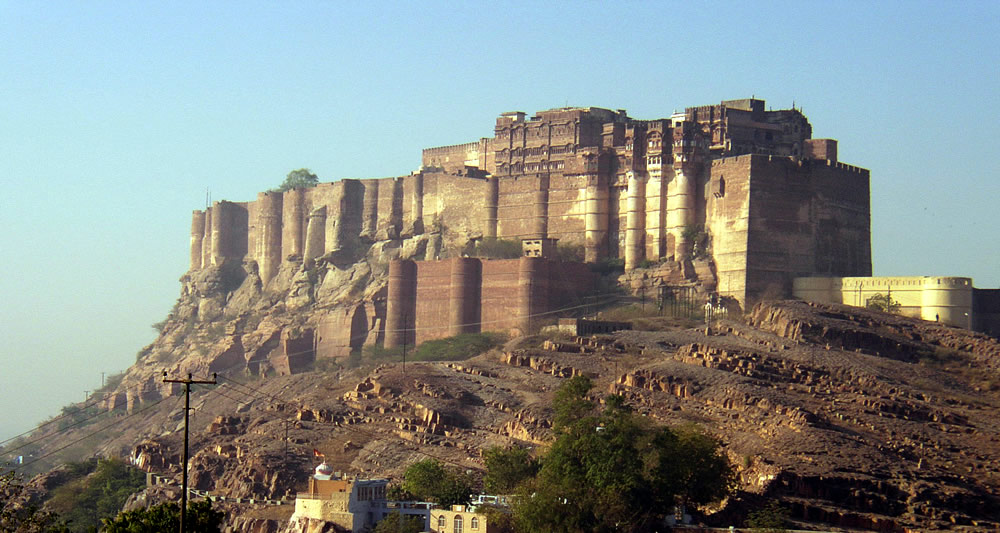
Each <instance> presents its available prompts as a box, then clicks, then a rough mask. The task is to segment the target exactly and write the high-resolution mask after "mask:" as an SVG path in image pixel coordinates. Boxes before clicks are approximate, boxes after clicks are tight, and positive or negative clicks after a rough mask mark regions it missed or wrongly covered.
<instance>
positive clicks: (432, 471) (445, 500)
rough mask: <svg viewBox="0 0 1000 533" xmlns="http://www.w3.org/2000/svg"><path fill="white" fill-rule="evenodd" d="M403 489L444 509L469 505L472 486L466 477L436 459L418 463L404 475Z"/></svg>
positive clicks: (407, 469) (412, 465) (410, 467)
mask: <svg viewBox="0 0 1000 533" xmlns="http://www.w3.org/2000/svg"><path fill="white" fill-rule="evenodd" d="M401 488H402V489H403V490H404V491H405V492H406V493H408V494H409V495H410V496H411V497H413V498H416V499H418V500H425V501H432V502H434V503H437V504H438V505H441V506H443V507H451V506H452V505H467V504H468V503H469V494H470V493H471V492H472V484H471V483H470V482H469V480H468V479H467V478H466V476H465V475H463V474H460V473H457V472H452V471H450V470H448V469H446V468H445V467H444V465H442V464H441V463H440V462H438V461H437V460H435V459H425V460H423V461H417V462H416V463H413V464H411V465H410V466H409V467H407V468H406V472H404V473H403V483H402V485H401Z"/></svg>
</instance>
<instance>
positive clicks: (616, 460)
mask: <svg viewBox="0 0 1000 533" xmlns="http://www.w3.org/2000/svg"><path fill="white" fill-rule="evenodd" d="M591 386H592V383H591V381H590V380H589V379H588V378H585V377H575V378H573V379H571V380H569V381H567V382H566V383H565V384H564V385H563V386H562V387H561V388H560V389H559V391H557V393H556V395H555V399H554V401H553V408H554V410H555V417H554V424H553V428H554V431H555V440H554V442H553V443H552V445H551V447H550V448H549V450H548V452H547V453H546V454H545V456H544V457H542V459H541V469H540V470H539V471H538V474H537V475H536V476H535V477H534V478H533V479H531V480H528V481H526V482H524V483H522V484H521V485H520V487H519V489H518V492H517V498H516V501H515V505H514V514H515V517H516V519H517V521H518V524H519V526H520V528H521V529H522V530H523V531H527V532H532V533H534V532H538V533H541V532H565V533H570V532H579V531H595V532H604V531H609V532H610V531H635V532H644V531H651V530H652V529H653V528H655V527H657V526H658V524H661V523H662V520H663V518H664V516H665V513H667V512H670V511H671V510H672V508H673V505H674V504H675V503H681V502H688V503H692V504H702V503H708V502H711V501H715V500H718V499H721V498H722V497H724V496H725V495H726V494H727V493H728V491H729V490H730V489H731V487H732V485H733V482H734V474H733V471H732V468H731V467H730V465H729V463H728V461H727V460H726V458H725V456H724V455H723V454H722V453H720V451H719V443H718V441H716V440H715V439H712V438H711V437H709V436H707V435H705V434H703V433H701V432H700V431H697V430H696V429H694V428H687V427H685V428H681V429H679V430H676V431H675V430H672V429H670V428H667V427H652V426H651V424H650V422H649V421H648V420H647V419H645V418H644V417H640V416H638V415H636V414H635V413H633V412H632V410H631V409H630V408H629V407H628V405H626V403H625V401H624V398H622V397H620V396H609V397H607V398H606V399H605V402H604V407H603V408H602V409H598V408H597V407H596V406H595V405H594V404H593V402H591V401H589V400H588V399H587V396H586V395H587V393H588V392H589V390H590V388H591Z"/></svg>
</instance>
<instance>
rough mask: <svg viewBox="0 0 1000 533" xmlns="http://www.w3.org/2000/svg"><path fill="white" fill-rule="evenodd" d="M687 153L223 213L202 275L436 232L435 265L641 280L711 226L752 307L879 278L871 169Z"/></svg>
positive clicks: (198, 220) (735, 283) (717, 257)
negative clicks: (570, 251)
mask: <svg viewBox="0 0 1000 533" xmlns="http://www.w3.org/2000/svg"><path fill="white" fill-rule="evenodd" d="M685 124H687V123H686V122H685ZM685 131H687V130H685ZM612 133H614V132H612ZM676 133H677V132H675V134H676ZM682 133H683V132H682ZM675 136H676V135H675ZM684 139H686V137H684ZM650 142H654V141H650ZM685 142H689V141H685V140H683V139H682V141H681V147H680V148H677V146H675V150H677V149H680V150H681V151H682V152H683V153H682V154H681V155H680V156H676V157H680V158H681V159H679V160H682V162H681V163H680V165H681V166H680V167H678V168H679V169H680V170H678V171H676V172H675V169H674V168H672V167H671V166H670V165H668V164H667V163H668V162H667V160H666V158H667V157H668V155H667V154H666V153H665V151H664V153H663V154H661V155H660V156H649V157H658V159H656V160H655V161H652V162H650V163H649V165H648V168H646V170H639V171H636V172H635V173H626V174H621V175H618V174H615V172H616V170H615V169H612V168H610V166H608V165H610V163H608V161H610V160H608V161H605V159H607V158H605V159H601V157H603V156H597V155H595V154H589V155H588V154H583V155H581V157H582V158H583V160H585V161H583V160H581V161H583V162H582V163H581V162H579V161H578V163H580V165H583V166H581V167H580V168H579V169H576V170H574V171H573V172H572V173H570V172H567V173H559V172H556V173H538V174H522V175H516V176H501V177H491V178H489V179H484V178H481V177H476V176H465V175H457V174H449V173H445V172H438V171H428V172H423V173H419V174H414V175H410V176H403V177H398V178H383V179H365V180H353V179H345V180H341V181H338V182H336V183H324V184H320V185H318V186H317V187H315V188H312V189H303V190H292V191H288V192H285V193H281V192H267V193H261V194H260V195H258V198H257V200H256V201H254V202H249V203H246V204H236V203H231V202H217V203H216V204H215V205H213V206H212V207H211V208H209V209H207V210H206V211H195V212H194V213H193V215H192V226H191V268H192V269H193V270H196V269H200V268H206V267H209V266H217V265H220V264H222V263H224V262H226V261H238V260H241V259H243V258H244V257H246V258H249V259H252V260H254V261H255V262H256V264H257V266H258V269H259V274H260V278H261V280H262V282H263V283H264V284H265V285H266V284H267V283H268V282H269V281H270V280H271V279H272V278H274V276H275V275H277V273H278V271H279V269H280V267H281V265H282V264H284V263H285V262H287V261H302V260H306V261H314V260H316V259H319V258H322V257H323V256H324V255H326V254H330V253H347V255H344V256H342V258H350V257H352V254H353V253H354V252H355V251H357V250H360V249H361V247H363V246H367V245H368V244H370V243H373V242H382V241H397V240H399V239H403V238H409V237H414V236H417V235H421V234H424V233H431V234H433V235H434V236H435V237H434V239H431V240H430V241H428V246H427V251H426V253H424V252H421V253H422V254H423V255H422V256H426V257H427V258H428V259H435V258H438V257H441V256H442V255H444V256H451V257H457V256H458V255H460V253H461V251H462V250H463V248H464V247H465V246H466V245H467V243H468V242H469V241H470V240H475V239H479V238H483V237H492V236H496V237H499V238H504V239H513V240H518V239H523V238H540V237H548V238H555V239H558V240H559V242H560V243H561V244H562V245H563V246H582V247H583V248H584V250H585V257H586V259H587V260H588V261H598V260H600V259H602V258H605V257H624V258H625V260H626V268H635V267H636V266H638V265H640V264H642V261H643V260H653V261H661V260H665V259H671V258H673V259H675V260H678V261H679V260H682V259H684V258H686V257H687V255H688V253H689V252H691V251H693V250H691V249H690V248H691V246H692V245H693V243H688V242H685V239H686V237H685V235H686V234H687V233H688V232H689V229H690V228H699V227H703V228H704V230H705V232H706V233H707V234H708V236H709V238H708V241H707V242H702V243H700V244H699V245H700V246H706V245H707V246H710V247H711V252H712V257H713V258H714V267H715V270H716V274H717V279H718V290H719V292H720V293H721V294H722V295H723V296H731V297H733V298H735V299H736V300H738V301H740V302H744V303H745V302H746V301H747V300H748V299H751V300H753V299H756V298H761V297H768V296H786V295H789V294H791V289H792V287H791V280H792V278H794V277H798V276H805V275H813V274H828V275H838V276H866V275H869V274H870V273H871V240H870V234H869V233H870V207H869V183H868V181H869V174H868V171H867V170H864V169H860V168H856V167H852V166H850V165H845V164H841V163H836V162H834V161H832V160H812V159H794V158H787V157H775V156H764V155H740V156H732V157H725V158H721V159H715V160H712V161H710V162H708V163H707V164H704V165H703V164H702V163H700V159H698V157H700V156H697V157H696V155H691V154H688V153H687V152H684V150H685V149H691V147H692V146H695V145H694V144H691V143H694V141H690V142H689V144H684V143H685ZM676 144H677V141H676V140H675V145H676ZM470 146H471V145H470ZM661 149H662V148H661ZM602 161H603V163H602ZM584 163H585V164H584ZM588 165H589V166H588ZM601 165H604V166H608V168H604V166H601ZM578 166H579V165H578ZM675 166H676V163H675ZM591 167H593V168H591ZM689 167H690V168H689ZM574 168H575V167H574ZM644 168H645V167H644ZM625 176H628V177H627V178H626V177H625ZM612 177H614V179H612ZM433 327H435V328H436V327H439V325H435V326H433Z"/></svg>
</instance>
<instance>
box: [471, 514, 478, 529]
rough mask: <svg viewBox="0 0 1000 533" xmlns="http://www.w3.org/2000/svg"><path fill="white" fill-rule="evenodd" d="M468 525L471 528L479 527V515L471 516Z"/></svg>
mask: <svg viewBox="0 0 1000 533" xmlns="http://www.w3.org/2000/svg"><path fill="white" fill-rule="evenodd" d="M469 526H470V527H471V528H472V529H479V517H476V516H473V517H472V520H471V523H470V524H469Z"/></svg>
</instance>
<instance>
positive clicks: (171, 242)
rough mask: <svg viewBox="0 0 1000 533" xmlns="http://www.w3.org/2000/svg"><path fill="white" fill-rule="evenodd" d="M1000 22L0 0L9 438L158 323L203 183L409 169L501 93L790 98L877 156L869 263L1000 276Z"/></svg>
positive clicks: (985, 6) (559, 101)
mask: <svg viewBox="0 0 1000 533" xmlns="http://www.w3.org/2000/svg"><path fill="white" fill-rule="evenodd" d="M998 21H1000V3H998V2H993V1H985V0H984V1H981V2H976V1H970V2H938V1H935V2H922V1H907V2H897V1H886V2H836V1H831V2H799V1H795V2H767V1H763V2H741V3H737V2H572V3H564V2H516V1H514V2H434V1H425V2H398V3H396V2H385V3H362V2H334V1H328V2H308V1H289V2H249V1H240V2H225V1H220V2H188V1H178V2H160V3H154V2H60V1H53V2H23V1H9V0H0V72H2V74H0V186H2V188H0V190H2V191H3V194H2V195H0V335H2V337H0V338H2V343H0V440H4V439H6V438H8V437H10V436H13V435H15V434H17V433H20V432H22V431H26V430H29V429H30V428H31V427H33V426H34V425H35V424H37V423H39V422H41V421H42V420H44V419H45V418H47V417H49V416H52V415H57V414H58V413H59V410H60V408H61V407H62V406H64V405H67V404H68V403H70V402H75V401H82V400H84V398H85V396H86V391H88V390H93V389H95V388H97V387H99V386H100V385H101V373H102V372H103V373H107V374H113V373H116V372H120V371H122V370H124V369H125V368H127V367H128V366H130V365H131V364H132V363H133V362H134V361H135V354H136V352H138V351H139V350H140V349H141V348H142V347H143V346H144V345H146V344H148V343H150V342H152V341H153V340H154V338H155V336H156V333H155V331H154V330H153V328H152V327H151V324H153V323H154V322H158V321H160V320H162V319H163V318H164V317H165V316H166V315H167V313H168V312H169V310H170V308H171V306H172V305H173V303H174V302H175V300H176V298H177V297H178V296H179V294H180V284H179V283H178V278H179V277H180V276H181V275H183V274H184V273H185V271H186V270H187V268H188V257H189V253H188V250H189V239H190V224H191V211H192V210H195V209H202V208H204V206H205V199H206V192H207V193H208V194H210V196H211V198H212V199H213V200H221V199H227V200H232V201H247V200H252V199H254V198H255V197H256V194H257V192H259V191H263V190H266V189H268V188H271V187H274V186H276V185H278V184H279V183H280V182H281V181H282V180H283V178H284V176H285V175H286V174H287V173H288V172H289V171H290V170H292V169H297V168H301V167H307V168H310V169H312V170H313V172H315V173H316V174H317V175H318V176H319V178H320V180H321V181H335V180H338V179H341V178H347V177H351V178H363V177H385V176H399V175H405V174H408V173H409V172H411V171H412V170H415V169H417V168H418V167H419V165H420V150H421V149H422V148H424V147H430V146H439V145H446V144H457V143H463V142H470V141H474V140H477V139H479V138H480V137H483V136H488V135H491V134H492V128H493V124H494V121H495V118H496V116H497V115H498V114H499V113H501V112H504V111H512V110H521V111H526V112H528V113H531V112H534V111H538V110H543V109H549V108H553V107H561V106H566V105H571V106H598V107H606V108H611V109H619V108H623V109H627V110H628V112H629V115H630V116H633V117H637V118H646V119H651V118H662V117H669V116H670V114H671V113H673V111H675V110H683V109H684V108H685V107H689V106H696V105H708V104H715V103H718V102H720V101H721V100H725V99H736V98H746V97H750V96H754V97H756V98H760V99H764V100H766V101H767V105H768V106H769V107H772V108H774V109H785V108H789V107H791V106H792V105H793V104H794V105H795V106H796V107H799V108H801V109H802V110H803V111H804V113H805V114H806V115H807V116H808V118H809V120H810V122H811V123H812V125H813V136H814V137H817V138H826V137H829V138H836V139H839V142H840V144H839V159H840V160H841V161H843V162H845V163H849V164H853V165H856V166H861V167H865V168H868V169H870V170H871V208H872V252H873V267H874V273H875V274H876V275H953V276H969V277H972V278H974V280H975V284H976V286H977V287H980V288H995V287H998V286H1000V268H998V265H1000V237H998V235H997V231H996V228H997V225H996V222H995V220H996V213H997V210H998V208H1000V201H998V199H1000V180H998V177H1000V163H998V161H1000V157H998V153H997V143H998V140H1000V121H998V119H1000V68H998V65H1000V43H998V39H1000V38H998V35H1000V23H998Z"/></svg>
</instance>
